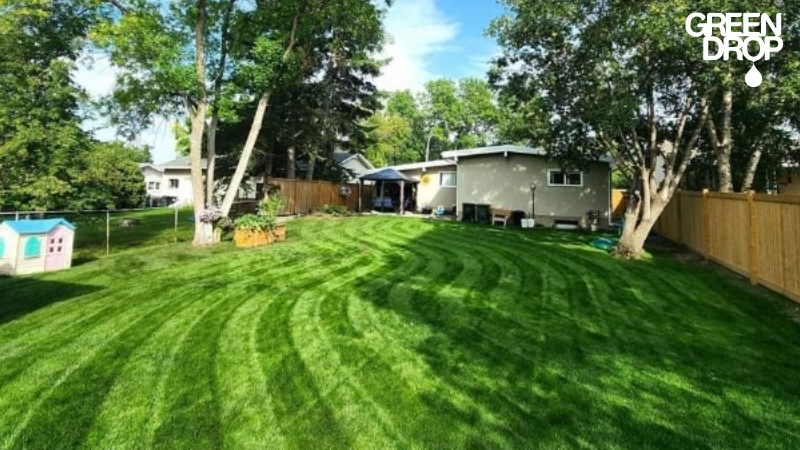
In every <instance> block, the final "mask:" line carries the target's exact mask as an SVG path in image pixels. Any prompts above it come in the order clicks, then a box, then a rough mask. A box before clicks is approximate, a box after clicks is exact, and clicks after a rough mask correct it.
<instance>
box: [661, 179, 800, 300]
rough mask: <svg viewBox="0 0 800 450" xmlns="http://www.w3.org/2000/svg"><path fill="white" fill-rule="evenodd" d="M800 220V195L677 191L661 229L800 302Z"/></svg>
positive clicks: (684, 243)
mask: <svg viewBox="0 0 800 450" xmlns="http://www.w3.org/2000/svg"><path fill="white" fill-rule="evenodd" d="M678 212H679V213H678ZM676 221H677V222H678V228H679V232H677V233H676V232H675V223H676ZM798 224H800V196H790V195H752V194H718V193H708V192H704V193H699V192H678V193H676V194H675V198H674V199H673V202H671V203H670V205H669V206H668V207H667V209H666V210H665V211H664V214H663V215H662V217H661V218H660V219H659V222H658V224H657V225H658V226H657V227H656V230H657V231H658V232H659V233H660V234H662V235H663V236H664V237H667V238H668V239H670V240H673V241H675V242H677V243H679V244H683V245H686V246H687V247H689V248H690V249H692V250H694V251H696V252H698V253H701V254H703V255H705V256H706V257H708V258H709V259H712V260H713V261H716V262H718V263H720V264H722V265H723V266H725V267H727V268H729V269H731V270H733V271H735V272H738V273H740V274H742V275H745V276H749V277H750V280H751V281H752V282H753V283H754V284H761V285H763V286H765V287H767V288H769V289H772V290H774V291H776V292H779V293H781V294H783V295H785V296H787V297H789V298H791V299H793V300H795V301H797V302H800V226H798Z"/></svg>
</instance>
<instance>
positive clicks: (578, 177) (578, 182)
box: [547, 169, 583, 186]
mask: <svg viewBox="0 0 800 450" xmlns="http://www.w3.org/2000/svg"><path fill="white" fill-rule="evenodd" d="M547 185H548V186H583V172H562V171H561V170H559V169H550V170H548V171H547Z"/></svg>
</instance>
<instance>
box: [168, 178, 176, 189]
mask: <svg viewBox="0 0 800 450" xmlns="http://www.w3.org/2000/svg"><path fill="white" fill-rule="evenodd" d="M169 188H170V189H178V179H177V178H170V179H169Z"/></svg>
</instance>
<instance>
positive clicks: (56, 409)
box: [0, 217, 800, 450]
mask: <svg viewBox="0 0 800 450" xmlns="http://www.w3.org/2000/svg"><path fill="white" fill-rule="evenodd" d="M523 231H525V232H523ZM289 236H290V238H289V240H288V241H287V242H285V243H282V244H279V245H273V246H270V247H266V248H262V249H253V250H235V249H233V248H232V247H231V246H230V244H224V245H222V246H220V247H218V248H214V249H199V250H198V249H192V248H190V247H189V246H188V245H186V244H176V245H166V246H159V247H151V248H141V249H132V250H128V251H123V252H120V253H117V254H112V255H111V256H109V257H102V258H99V259H97V260H94V261H91V262H88V263H85V264H81V265H79V266H78V267H75V268H73V269H72V270H69V271H65V272H60V273H53V274H47V275H43V276H35V277H25V278H19V279H9V278H0V448H30V449H37V448H43V449H53V448H73V447H84V448H115V449H124V448H154V447H159V448H169V449H176V448H186V449H204V448H229V449H240V448H256V449H280V448H290V449H304V450H310V449H324V448H341V449H349V448H355V449H385V448H387V449H388V448H398V449H410V448H437V449H449V448H453V449H466V448H475V449H477V448H492V449H494V448H525V449H527V448H544V449H553V448H598V449H609V448H631V449H643V448H659V449H661V448H676V449H695V448H718V449H734V448H741V449H754V448H776V449H790V448H800V324H798V323H797V322H795V321H794V320H793V319H792V317H791V316H790V315H788V314H787V312H786V311H787V310H790V309H792V308H793V306H792V304H791V303H789V302H788V301H785V300H783V299H781V298H778V297H777V296H774V295H772V294H769V293H766V292H764V291H762V290H760V289H755V288H751V287H750V286H749V285H748V284H747V283H746V282H745V281H744V280H741V279H739V278H737V277H734V276H732V275H730V274H728V273H727V272H725V271H723V270H721V269H718V268H716V267H713V266H711V265H705V264H702V263H699V262H681V261H680V260H678V259H676V258H674V257H672V256H670V255H666V254H665V255H658V254H656V255H655V256H654V257H652V258H650V259H647V260H645V261H640V262H627V261H619V260H615V259H612V258H610V257H609V256H607V255H606V254H604V253H602V252H600V251H597V250H594V249H592V248H590V247H588V246H587V245H586V241H587V240H588V239H589V238H588V237H584V236H581V235H576V234H569V233H562V232H549V231H539V230H535V231H531V230H518V231H514V230H510V229H509V230H503V229H501V228H488V227H480V226H465V225H461V224H454V223H448V222H435V221H423V220H417V219H405V218H392V217H379V218H347V219H304V220H299V221H294V222H291V223H290V224H289Z"/></svg>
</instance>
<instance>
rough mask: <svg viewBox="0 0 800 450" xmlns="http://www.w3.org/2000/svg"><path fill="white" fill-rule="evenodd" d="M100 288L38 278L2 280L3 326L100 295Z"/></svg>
mask: <svg viewBox="0 0 800 450" xmlns="http://www.w3.org/2000/svg"><path fill="white" fill-rule="evenodd" d="M101 289H102V288H100V287H97V286H91V285H85V284H76V283H65V282H63V281H50V280H42V279H40V278H34V277H23V278H15V277H8V276H0V292H1V293H2V294H1V295H0V325H2V324H4V323H7V322H11V321H13V320H16V319H18V318H20V317H22V316H25V315H27V314H30V313H32V312H34V311H36V310H38V309H41V308H45V307H47V306H49V305H52V304H54V303H60V302H64V301H68V300H71V299H74V298H77V297H81V296H84V295H88V294H91V293H93V292H97V291H99V290H101Z"/></svg>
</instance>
